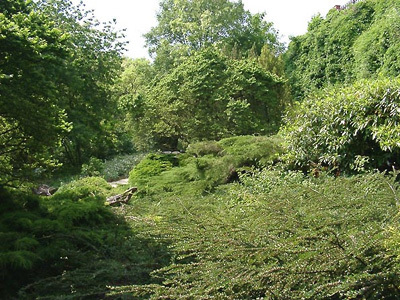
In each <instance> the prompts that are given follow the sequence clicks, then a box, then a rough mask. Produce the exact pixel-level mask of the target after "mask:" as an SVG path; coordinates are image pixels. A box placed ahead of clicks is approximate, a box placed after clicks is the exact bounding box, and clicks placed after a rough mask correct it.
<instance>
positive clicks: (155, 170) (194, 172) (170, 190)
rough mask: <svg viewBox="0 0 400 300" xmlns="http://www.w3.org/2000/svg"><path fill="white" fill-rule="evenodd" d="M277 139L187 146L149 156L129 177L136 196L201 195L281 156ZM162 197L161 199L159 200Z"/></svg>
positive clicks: (229, 140) (242, 138)
mask: <svg viewBox="0 0 400 300" xmlns="http://www.w3.org/2000/svg"><path fill="white" fill-rule="evenodd" d="M281 151H282V150H281V140H280V139H279V138H278V137H275V136H273V137H261V136H260V137H255V136H240V137H235V138H227V139H222V140H221V141H219V142H215V141H208V142H199V143H195V144H191V145H189V147H188V150H187V153H185V154H179V155H177V156H176V157H175V158H174V156H171V155H167V156H166V155H155V154H152V155H150V156H149V157H148V158H147V159H144V160H142V161H141V162H140V163H139V164H138V165H137V166H136V167H135V168H134V169H133V170H132V171H131V173H130V177H129V179H130V183H131V184H132V185H135V186H137V187H138V189H139V192H138V194H139V196H146V195H150V196H155V197H156V198H157V197H160V196H161V195H163V194H164V193H166V194H169V195H202V194H204V193H209V192H210V191H213V190H214V189H215V187H216V186H218V185H221V184H225V183H228V182H232V181H235V180H239V177H238V176H239V175H238V172H241V170H242V169H243V168H247V169H251V168H252V167H256V168H257V167H262V166H265V165H268V164H271V163H272V162H273V161H274V160H275V159H276V158H277V157H278V156H279V154H280V153H281ZM161 197H162V196H161Z"/></svg>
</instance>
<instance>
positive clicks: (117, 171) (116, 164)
mask: <svg viewBox="0 0 400 300" xmlns="http://www.w3.org/2000/svg"><path fill="white" fill-rule="evenodd" d="M144 157H145V154H144V153H135V154H125V155H118V156H115V157H113V158H111V159H108V160H106V161H105V162H104V169H103V173H102V175H103V176H104V179H105V180H107V181H114V180H118V179H121V178H126V177H128V176H129V172H130V171H131V170H132V169H133V168H134V167H135V166H136V165H137V164H138V163H139V162H140V161H141V160H142V159H143V158H144Z"/></svg>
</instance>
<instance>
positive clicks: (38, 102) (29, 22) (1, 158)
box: [0, 0, 69, 184]
mask: <svg viewBox="0 0 400 300" xmlns="http://www.w3.org/2000/svg"><path fill="white" fill-rule="evenodd" d="M0 8H1V9H0V53H1V56H0V184H8V183H11V182H12V181H15V180H16V179H17V178H21V177H23V178H26V177H33V173H32V170H34V169H36V168H39V167H48V166H49V165H50V166H51V165H53V164H54V161H53V159H52V155H53V154H54V147H56V146H57V144H58V142H59V140H60V136H61V135H62V134H65V132H66V131H68V130H69V124H68V123H67V122H66V116H65V112H64V110H63V108H62V106H61V105H60V103H59V101H58V96H57V85H58V84H59V83H60V82H61V81H62V77H63V74H62V73H63V71H64V62H65V60H66V58H67V56H68V51H67V45H68V43H69V35H68V34H67V33H65V32H63V31H61V30H60V29H59V28H58V27H57V26H54V24H53V23H52V21H51V19H50V18H49V17H48V16H46V14H44V13H43V12H41V11H36V10H35V9H34V6H33V5H32V3H31V2H30V1H15V0H4V1H2V3H1V5H0Z"/></svg>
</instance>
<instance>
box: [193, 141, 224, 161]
mask: <svg viewBox="0 0 400 300" xmlns="http://www.w3.org/2000/svg"><path fill="white" fill-rule="evenodd" d="M222 150H223V148H222V147H221V146H220V145H219V144H218V143H217V142H216V141H204V142H198V143H194V144H190V145H189V146H188V148H187V149H186V153H188V154H190V155H194V156H196V157H197V156H203V155H208V154H212V155H218V154H219V153H220V152H221V151H222Z"/></svg>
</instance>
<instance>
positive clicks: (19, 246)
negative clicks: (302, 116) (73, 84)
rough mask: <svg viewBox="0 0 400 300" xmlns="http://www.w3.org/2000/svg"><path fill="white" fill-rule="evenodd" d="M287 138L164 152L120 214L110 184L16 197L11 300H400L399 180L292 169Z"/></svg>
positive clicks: (12, 201) (12, 199) (140, 176)
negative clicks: (108, 200)
mask: <svg viewBox="0 0 400 300" xmlns="http://www.w3.org/2000/svg"><path fill="white" fill-rule="evenodd" d="M280 143H281V140H280V138H278V137H254V136H242V137H235V138H228V139H223V140H221V141H219V142H214V141H209V142H200V143H197V144H193V145H191V146H190V147H188V149H187V152H186V153H182V154H178V155H172V154H160V153H158V154H150V155H148V156H147V157H146V158H144V159H143V160H142V161H141V162H140V163H139V164H138V165H137V166H136V167H135V168H134V169H133V170H132V171H131V174H130V181H131V184H135V185H137V187H138V193H137V194H135V196H134V197H133V198H132V199H131V202H130V204H129V205H123V206H120V207H116V208H110V207H109V206H107V205H105V204H104V203H105V197H106V196H107V195H110V194H113V193H115V192H114V191H113V190H112V189H111V188H110V186H109V185H108V184H107V183H106V181H105V180H104V179H102V178H96V177H87V178H83V179H80V180H79V181H74V182H71V183H70V184H68V185H64V186H62V187H61V188H60V189H59V190H58V191H57V193H56V194H55V195H54V196H52V197H49V198H36V197H30V198H29V199H28V198H26V196H23V197H22V196H21V195H18V194H15V193H11V194H10V193H8V192H6V191H2V192H3V194H4V197H6V199H8V200H7V202H5V203H4V204H3V205H7V208H4V209H2V210H1V211H3V212H6V211H7V213H3V214H2V215H1V217H0V225H1V231H2V232H8V233H7V236H3V240H4V241H6V242H5V243H3V244H2V246H1V247H2V255H1V267H2V269H1V270H2V271H1V278H2V282H4V283H3V284H2V286H1V289H2V290H3V292H2V295H8V296H9V298H13V297H16V295H18V298H20V299H32V298H36V299H98V298H106V299H149V298H150V299H212V298H214V299H396V297H397V295H398V294H399V287H400V282H399V279H398V276H397V274H398V271H399V266H400V265H399V258H400V253H399V251H398V245H399V243H400V242H399V241H400V238H399V235H398V230H399V219H398V216H399V214H398V205H399V200H398V197H399V196H400V195H399V191H398V183H396V181H395V176H394V175H385V174H383V173H378V172H367V173H365V174H363V175H357V176H351V177H345V176H340V177H335V176H333V175H332V174H328V173H323V172H322V173H320V174H319V176H318V177H314V176H311V175H310V176H309V175H305V174H304V173H302V172H299V171H289V170H285V169H284V168H282V167H281V166H280V165H279V162H278V161H277V157H278V155H279V153H281V151H282V148H281V146H280V145H281V144H280ZM233 174H234V176H233ZM24 197H25V198H24ZM8 274H12V276H7V275H8ZM21 274H22V275H21Z"/></svg>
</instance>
